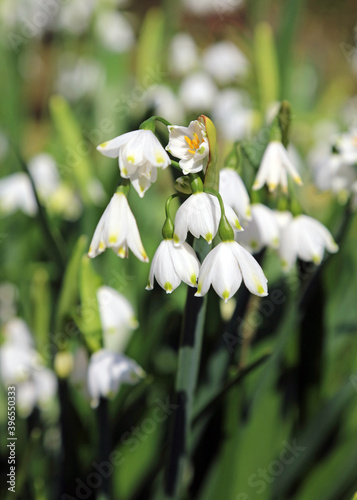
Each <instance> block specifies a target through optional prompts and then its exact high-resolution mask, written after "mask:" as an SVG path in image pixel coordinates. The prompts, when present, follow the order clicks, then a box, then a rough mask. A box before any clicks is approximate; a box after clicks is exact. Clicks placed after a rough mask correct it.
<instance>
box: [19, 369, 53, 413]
mask: <svg viewBox="0 0 357 500" xmlns="http://www.w3.org/2000/svg"><path fill="white" fill-rule="evenodd" d="M56 393H57V379H56V376H55V374H54V373H53V372H52V371H51V370H49V369H48V368H45V367H41V368H39V369H38V370H37V371H34V372H33V374H32V376H31V378H29V379H28V380H25V381H23V382H21V383H19V384H18V385H17V387H16V407H17V411H18V412H19V413H20V415H21V416H22V417H23V418H25V417H28V416H29V415H30V414H31V413H32V411H33V409H34V407H35V406H38V407H39V408H40V409H42V410H45V409H46V408H47V407H48V405H49V404H51V402H52V401H53V399H54V397H55V396H56Z"/></svg>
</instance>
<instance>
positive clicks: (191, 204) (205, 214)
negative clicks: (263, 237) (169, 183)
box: [174, 193, 242, 245]
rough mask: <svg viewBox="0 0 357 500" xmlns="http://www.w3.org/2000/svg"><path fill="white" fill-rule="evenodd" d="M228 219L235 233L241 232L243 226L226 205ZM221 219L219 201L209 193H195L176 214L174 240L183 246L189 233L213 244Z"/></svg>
mask: <svg viewBox="0 0 357 500" xmlns="http://www.w3.org/2000/svg"><path fill="white" fill-rule="evenodd" d="M224 210H225V214H226V216H227V219H228V221H229V223H230V225H231V226H232V228H233V229H234V230H235V231H241V230H242V228H241V225H240V223H239V220H238V217H237V215H236V214H235V212H234V210H233V209H232V208H231V207H230V206H228V205H224ZM220 219H221V208H220V206H219V202H218V199H217V198H216V196H213V195H211V194H208V193H195V194H192V195H191V196H190V197H189V198H187V200H185V201H184V202H183V203H182V205H181V206H180V207H179V209H178V210H177V212H176V217H175V232H174V240H175V243H176V244H178V245H179V244H182V243H183V242H184V241H185V239H186V237H187V233H188V231H190V233H191V234H193V236H194V237H195V238H199V237H200V236H202V237H203V238H204V239H205V240H206V241H207V242H208V243H211V242H212V239H213V238H214V237H215V235H216V234H217V231H218V226H219V221H220Z"/></svg>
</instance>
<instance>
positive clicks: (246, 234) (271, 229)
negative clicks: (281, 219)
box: [236, 203, 279, 253]
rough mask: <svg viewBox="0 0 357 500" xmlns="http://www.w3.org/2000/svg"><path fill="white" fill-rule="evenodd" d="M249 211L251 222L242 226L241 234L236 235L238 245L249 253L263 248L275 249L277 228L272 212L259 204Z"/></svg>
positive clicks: (277, 244)
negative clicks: (250, 212)
mask: <svg viewBox="0 0 357 500" xmlns="http://www.w3.org/2000/svg"><path fill="white" fill-rule="evenodd" d="M251 210H252V219H251V221H249V223H248V224H247V225H246V226H244V231H243V232H242V233H239V234H237V235H236V240H237V241H238V243H240V244H241V245H243V246H244V248H246V249H247V250H248V251H249V252H251V253H257V252H259V251H260V250H261V249H262V248H264V247H265V246H268V247H271V248H277V247H278V246H279V226H278V222H277V220H276V216H275V214H274V212H273V211H272V210H271V209H270V208H268V207H266V206H265V205H262V204H261V203H254V204H253V205H252V206H251Z"/></svg>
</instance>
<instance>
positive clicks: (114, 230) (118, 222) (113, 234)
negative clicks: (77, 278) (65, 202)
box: [88, 192, 149, 262]
mask: <svg viewBox="0 0 357 500" xmlns="http://www.w3.org/2000/svg"><path fill="white" fill-rule="evenodd" d="M106 248H112V249H113V250H114V252H115V253H116V254H117V255H119V257H121V258H122V259H123V258H124V257H127V256H128V249H129V248H130V250H131V251H132V252H133V254H134V255H135V256H136V257H137V258H138V259H139V260H141V261H142V262H148V261H149V259H148V256H147V254H146V252H145V249H144V247H143V244H142V242H141V238H140V234H139V230H138V226H137V224H136V220H135V217H134V215H133V213H132V211H131V210H130V207H129V203H128V200H127V198H126V196H125V195H124V194H123V193H121V192H116V193H114V195H113V197H112V199H111V200H110V202H109V204H108V206H107V208H106V209H105V210H104V213H103V215H102V217H101V218H100V220H99V222H98V225H97V227H96V229H95V231H94V235H93V238H92V241H91V244H90V247H89V251H88V257H91V258H94V257H96V256H97V255H99V254H101V253H102V252H104V250H105V249H106Z"/></svg>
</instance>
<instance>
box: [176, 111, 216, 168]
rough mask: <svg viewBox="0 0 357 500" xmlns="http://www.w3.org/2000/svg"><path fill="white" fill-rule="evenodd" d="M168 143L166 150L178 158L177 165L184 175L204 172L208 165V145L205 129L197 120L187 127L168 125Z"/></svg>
mask: <svg viewBox="0 0 357 500" xmlns="http://www.w3.org/2000/svg"><path fill="white" fill-rule="evenodd" d="M168 129H169V134H170V136H169V143H168V145H167V146H166V150H167V151H168V152H169V153H170V154H172V155H173V156H175V157H176V158H180V161H179V165H180V167H181V168H182V171H183V173H184V174H193V173H196V172H200V171H201V170H203V171H205V170H206V166H207V163H208V155H209V143H208V137H207V132H206V127H205V126H204V124H203V123H201V122H199V121H198V120H194V121H192V122H191V123H190V124H189V126H188V127H180V126H178V125H169V126H168Z"/></svg>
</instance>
